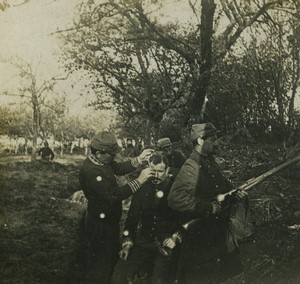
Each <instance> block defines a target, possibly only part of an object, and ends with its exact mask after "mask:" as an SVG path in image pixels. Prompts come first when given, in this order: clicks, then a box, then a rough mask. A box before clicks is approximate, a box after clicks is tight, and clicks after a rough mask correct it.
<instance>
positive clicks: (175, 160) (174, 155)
mask: <svg viewBox="0 0 300 284" xmlns="http://www.w3.org/2000/svg"><path fill="white" fill-rule="evenodd" d="M166 156H167V158H168V160H169V167H170V170H169V173H170V174H171V175H172V176H173V177H176V176H177V174H178V173H179V171H180V169H181V167H182V166H183V164H184V162H185V161H186V159H187V158H186V156H185V155H184V153H183V152H182V151H181V150H180V149H175V150H174V151H172V152H171V154H169V155H166Z"/></svg>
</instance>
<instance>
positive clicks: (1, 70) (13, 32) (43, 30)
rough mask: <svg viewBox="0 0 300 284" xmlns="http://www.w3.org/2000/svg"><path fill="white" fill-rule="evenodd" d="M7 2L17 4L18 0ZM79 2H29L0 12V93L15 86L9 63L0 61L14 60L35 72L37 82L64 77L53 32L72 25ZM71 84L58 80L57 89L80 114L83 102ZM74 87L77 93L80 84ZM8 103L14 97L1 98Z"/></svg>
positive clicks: (15, 74) (70, 82) (43, 0)
mask: <svg viewBox="0 0 300 284" xmlns="http://www.w3.org/2000/svg"><path fill="white" fill-rule="evenodd" d="M0 2H1V0H0ZM9 2H10V3H18V2H20V0H15V1H13V0H11V1H9ZM80 2H81V0H42V1H41V0H30V1H29V2H27V3H25V4H23V5H19V6H13V4H12V5H11V7H9V8H8V9H7V10H5V11H4V12H3V11H0V36H1V40H0V92H2V91H4V90H8V91H9V92H14V90H16V88H17V87H18V83H19V79H18V76H17V73H16V70H15V69H14V68H13V67H12V66H11V65H10V64H7V63H3V62H2V61H6V60H10V59H15V58H17V57H18V58H21V59H22V60H24V61H26V62H28V63H30V64H31V66H32V67H33V68H34V69H35V70H37V79H38V81H40V82H42V81H43V80H48V79H50V78H52V77H53V76H55V77H64V76H65V75H64V70H63V68H62V66H61V65H60V64H59V63H58V59H59V56H60V53H61V50H60V47H59V40H58V37H57V35H56V34H55V32H56V31H57V30H62V29H65V28H67V27H68V26H70V25H71V24H72V19H73V14H74V10H75V7H76V5H78V4H79V3H80ZM73 80H74V79H73ZM72 83H73V82H72V77H71V78H70V79H68V80H67V81H59V83H58V88H59V89H60V90H61V91H62V92H65V93H69V94H71V97H72V103H71V108H72V105H73V108H72V109H73V111H74V112H76V111H77V112H79V111H81V110H82V105H83V104H84V103H85V99H84V98H82V97H80V96H74V90H73V89H72V88H71V87H70V86H71V84H72ZM77 88H78V89H77V90H76V92H78V93H80V92H81V90H80V85H79V86H77ZM11 100H16V98H7V97H3V96H2V97H1V98H0V102H7V101H8V102H9V101H11ZM71 111H72V110H71Z"/></svg>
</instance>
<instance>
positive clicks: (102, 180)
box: [79, 131, 153, 283]
mask: <svg viewBox="0 0 300 284" xmlns="http://www.w3.org/2000/svg"><path fill="white" fill-rule="evenodd" d="M119 151H120V148H119V146H118V144H117V140H116V137H115V136H114V135H113V134H112V133H110V132H107V131H103V132H99V133H98V134H97V135H96V136H95V137H94V138H93V139H92V141H91V154H90V155H89V156H88V157H87V158H86V159H85V161H84V163H83V165H82V166H81V168H80V171H79V181H80V185H81V187H82V189H83V191H84V194H85V196H86V198H87V200H88V207H87V214H86V218H85V231H86V237H87V242H88V253H87V255H88V259H87V273H86V281H87V283H109V279H110V276H111V273H112V269H113V266H114V265H115V263H116V261H117V259H118V251H119V222H120V217H121V213H122V200H124V199H126V198H128V197H129V196H131V195H132V194H133V193H135V192H137V191H138V190H139V189H140V187H141V185H142V184H144V183H145V182H146V181H147V180H148V179H149V178H150V177H152V176H153V174H152V171H151V169H149V168H147V169H144V170H143V171H141V173H140V175H139V176H138V178H137V179H135V180H133V181H131V182H129V183H128V184H125V185H123V186H118V185H117V182H116V177H115V174H116V175H124V174H127V173H129V172H131V171H134V170H135V169H136V167H137V166H138V165H139V164H141V163H142V162H143V161H145V160H147V159H148V158H149V156H150V154H151V153H152V151H153V150H150V149H147V150H144V151H143V152H142V153H141V154H140V155H139V156H138V157H136V158H133V159H132V160H129V161H126V162H122V163H117V162H115V161H114V157H115V154H116V153H117V152H119Z"/></svg>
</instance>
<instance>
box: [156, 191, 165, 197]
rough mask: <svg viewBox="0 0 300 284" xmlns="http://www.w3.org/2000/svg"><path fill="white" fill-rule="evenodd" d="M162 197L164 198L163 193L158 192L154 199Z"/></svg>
mask: <svg viewBox="0 0 300 284" xmlns="http://www.w3.org/2000/svg"><path fill="white" fill-rule="evenodd" d="M163 196H164V193H163V192H162V191H161V190H159V191H158V192H156V197H157V198H162V197H163Z"/></svg>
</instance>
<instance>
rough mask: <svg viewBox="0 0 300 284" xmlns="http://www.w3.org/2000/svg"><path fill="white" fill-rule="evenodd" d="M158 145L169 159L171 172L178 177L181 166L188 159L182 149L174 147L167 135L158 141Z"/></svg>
mask: <svg viewBox="0 0 300 284" xmlns="http://www.w3.org/2000/svg"><path fill="white" fill-rule="evenodd" d="M157 147H158V149H159V150H160V151H162V152H163V153H164V154H165V155H166V157H167V158H168V160H169V174H171V175H172V176H173V177H176V176H177V174H178V172H179V171H180V168H181V167H182V165H183V164H184V162H185V161H186V156H185V154H184V153H183V151H182V150H180V149H175V150H173V149H172V142H171V140H170V138H168V137H165V138H161V139H159V140H158V141H157Z"/></svg>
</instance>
